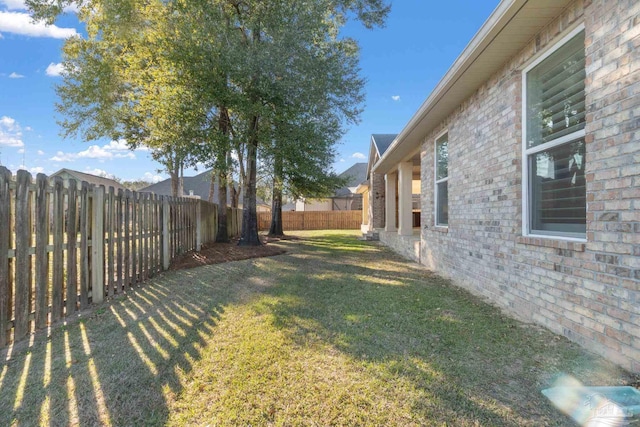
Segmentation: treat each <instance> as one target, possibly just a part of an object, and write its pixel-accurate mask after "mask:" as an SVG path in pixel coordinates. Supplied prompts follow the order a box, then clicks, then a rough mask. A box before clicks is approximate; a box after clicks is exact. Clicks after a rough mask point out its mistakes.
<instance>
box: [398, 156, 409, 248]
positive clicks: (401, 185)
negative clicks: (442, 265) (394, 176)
mask: <svg viewBox="0 0 640 427" xmlns="http://www.w3.org/2000/svg"><path fill="white" fill-rule="evenodd" d="M412 180H413V162H403V163H400V164H399V165H398V196H399V197H398V199H399V200H398V205H399V206H398V234H400V235H402V236H411V235H412V234H413V214H412V210H413V209H412V207H413V206H412V205H413V203H412V200H411V193H412V190H411V182H412Z"/></svg>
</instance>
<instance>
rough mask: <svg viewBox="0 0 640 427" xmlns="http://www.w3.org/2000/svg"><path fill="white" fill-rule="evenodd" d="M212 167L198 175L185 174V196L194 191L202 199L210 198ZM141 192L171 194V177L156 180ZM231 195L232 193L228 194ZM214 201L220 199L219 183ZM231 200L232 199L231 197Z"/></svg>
mask: <svg viewBox="0 0 640 427" xmlns="http://www.w3.org/2000/svg"><path fill="white" fill-rule="evenodd" d="M212 173H213V171H212V170H211V169H209V170H207V171H204V172H202V173H199V174H198V175H196V176H185V177H184V178H183V179H182V189H183V193H184V195H185V196H188V195H190V194H191V192H193V195H194V196H200V198H201V199H202V200H209V189H210V188H211V174H212ZM139 191H140V192H141V193H154V194H157V195H159V196H171V178H168V179H165V180H164V181H160V182H156V183H155V184H152V185H150V186H148V187H144V188H142V189H140V190H139ZM228 197H230V195H228ZM213 201H214V202H217V201H218V185H217V183H216V185H215V187H214V194H213ZM228 201H229V202H230V201H231V199H230V198H229V199H228Z"/></svg>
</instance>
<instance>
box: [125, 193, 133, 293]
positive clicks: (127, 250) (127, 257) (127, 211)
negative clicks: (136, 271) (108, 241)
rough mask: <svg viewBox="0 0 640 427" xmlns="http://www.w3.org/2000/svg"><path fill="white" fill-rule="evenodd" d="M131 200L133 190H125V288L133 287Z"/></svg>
mask: <svg viewBox="0 0 640 427" xmlns="http://www.w3.org/2000/svg"><path fill="white" fill-rule="evenodd" d="M130 201H131V191H129V190H127V191H125V192H124V200H123V203H124V204H123V207H124V219H123V220H124V287H125V289H127V290H129V289H131V271H130V269H131V235H130V234H129V230H130V222H129V221H130V220H131V212H130V209H131V206H129V202H130Z"/></svg>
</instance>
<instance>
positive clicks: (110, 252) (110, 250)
mask: <svg viewBox="0 0 640 427" xmlns="http://www.w3.org/2000/svg"><path fill="white" fill-rule="evenodd" d="M113 191H114V190H113V187H109V194H108V196H107V197H108V200H109V201H108V206H109V209H108V211H107V221H106V227H107V268H106V269H105V270H106V271H107V296H108V297H113V286H114V285H113V280H114V271H113V270H114V268H115V266H116V263H115V260H114V251H115V247H114V242H113V239H114V237H113V235H114V228H115V224H114V223H115V206H114V204H115V196H114V192H113Z"/></svg>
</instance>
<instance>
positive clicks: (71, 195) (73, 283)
mask: <svg viewBox="0 0 640 427" xmlns="http://www.w3.org/2000/svg"><path fill="white" fill-rule="evenodd" d="M77 191H78V184H77V183H76V181H75V180H73V179H70V180H69V189H68V193H67V220H66V223H67V286H66V288H67V297H66V303H65V307H66V310H65V315H66V316H69V315H71V314H73V313H75V312H76V309H77V303H78V250H77V243H78V223H77V206H78V200H77Z"/></svg>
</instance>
